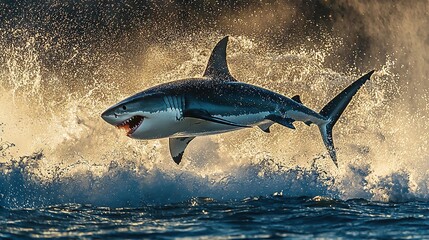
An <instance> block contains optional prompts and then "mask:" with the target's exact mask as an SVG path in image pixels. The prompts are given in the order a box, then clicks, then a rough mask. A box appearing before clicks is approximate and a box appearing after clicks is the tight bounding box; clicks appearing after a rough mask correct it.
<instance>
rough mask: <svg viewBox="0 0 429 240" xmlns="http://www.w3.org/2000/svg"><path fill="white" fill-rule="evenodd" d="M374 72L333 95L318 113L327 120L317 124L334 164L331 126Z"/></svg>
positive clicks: (334, 154) (334, 153) (334, 155)
mask: <svg viewBox="0 0 429 240" xmlns="http://www.w3.org/2000/svg"><path fill="white" fill-rule="evenodd" d="M373 73H374V70H373V71H371V72H369V73H367V74H365V75H364V76H362V77H361V78H359V79H358V80H356V81H355V82H353V83H352V84H350V86H348V87H347V88H346V89H344V90H343V91H342V92H341V93H339V94H338V95H337V96H336V97H334V98H333V99H332V100H331V101H330V102H329V103H328V104H326V105H325V106H324V107H323V109H322V110H321V111H320V115H322V116H324V117H326V118H327V121H326V122H324V123H321V124H319V125H318V127H319V130H320V133H321V134H322V139H323V143H324V144H325V146H326V148H327V149H328V152H329V155H330V156H331V159H332V161H334V163H335V166H337V167H338V163H337V154H336V151H335V147H334V141H333V139H332V128H333V127H334V125H335V123H336V122H337V120H338V118H340V116H341V114H342V113H343V111H344V109H346V107H347V105H348V104H349V103H350V101H351V100H352V98H353V96H354V95H355V94H356V93H357V91H358V90H359V89H360V88H361V87H362V85H363V84H364V83H365V82H366V81H367V80H368V79H369V78H370V77H371V75H372V74H373Z"/></svg>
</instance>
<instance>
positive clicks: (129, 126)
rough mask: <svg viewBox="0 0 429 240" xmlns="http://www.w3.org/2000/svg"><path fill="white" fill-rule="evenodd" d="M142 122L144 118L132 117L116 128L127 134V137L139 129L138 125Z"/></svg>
mask: <svg viewBox="0 0 429 240" xmlns="http://www.w3.org/2000/svg"><path fill="white" fill-rule="evenodd" d="M143 120H144V117H142V116H138V115H136V116H132V117H131V118H128V119H127V120H125V121H123V122H122V123H121V124H119V125H117V126H116V127H117V128H119V129H124V130H125V131H126V132H127V136H130V135H131V134H133V133H134V132H135V131H136V130H137V128H139V127H140V125H141V124H142V123H143Z"/></svg>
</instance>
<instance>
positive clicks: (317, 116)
mask: <svg viewBox="0 0 429 240" xmlns="http://www.w3.org/2000/svg"><path fill="white" fill-rule="evenodd" d="M227 43H228V36H227V37H225V38H223V39H222V40H220V41H219V42H218V43H217V44H216V46H215V47H214V49H213V51H212V53H211V56H210V58H209V61H208V64H207V67H206V69H205V72H204V75H203V77H201V78H189V79H183V80H178V81H173V82H169V83H165V84H161V85H158V86H154V87H152V88H149V89H147V90H145V91H143V92H140V93H137V94H135V95H133V96H131V97H128V98H126V99H124V100H122V101H120V102H118V103H117V104H115V105H113V106H112V107H110V108H108V109H107V110H106V111H105V112H103V113H102V115H101V117H102V118H103V119H104V120H105V121H106V122H108V123H110V124H111V125H113V126H116V127H118V128H120V129H125V130H126V132H127V136H128V137H130V138H135V139H159V138H169V147H170V153H171V156H172V158H173V160H174V162H176V163H177V164H179V163H180V162H181V160H182V157H183V153H184V151H185V149H186V147H187V146H188V144H189V142H191V141H192V140H193V139H194V138H195V137H197V136H203V135H212V134H218V133H224V132H230V131H235V130H240V129H244V128H250V127H254V126H258V127H259V128H260V129H261V130H263V131H265V132H267V133H269V132H270V126H271V125H273V124H274V123H278V124H280V125H282V126H285V127H287V128H290V129H295V126H294V125H293V123H294V122H295V121H301V122H304V123H305V124H307V125H310V124H315V125H317V126H318V127H319V130H320V133H321V135H322V139H323V143H324V144H325V146H326V148H327V150H328V152H329V155H330V157H331V158H332V160H333V161H334V163H335V165H336V166H337V167H338V163H337V156H336V151H335V148H334V142H333V140H332V128H333V127H334V125H335V123H336V122H337V120H338V118H339V117H340V116H341V114H342V113H343V111H344V109H345V108H346V107H347V105H348V104H349V102H350V100H351V99H352V97H353V96H354V95H355V94H356V92H357V91H358V90H359V89H360V87H361V86H362V85H363V84H364V83H365V82H366V81H367V80H368V79H370V76H371V75H372V74H373V72H374V71H371V72H369V73H367V74H365V75H364V76H362V77H361V78H359V79H358V80H356V81H355V82H353V83H352V84H351V85H350V86H348V87H347V88H346V89H344V90H343V91H342V92H340V93H339V94H338V95H337V96H336V97H334V98H333V99H332V100H331V101H330V102H329V103H328V104H326V105H325V106H324V107H323V108H322V110H321V111H320V112H316V111H314V110H312V109H310V108H308V107H306V106H305V105H304V104H303V103H302V102H301V100H300V98H299V95H297V96H294V97H292V98H288V97H286V96H283V95H281V94H278V93H275V92H272V91H270V90H267V89H264V88H261V87H258V86H255V85H251V84H247V83H243V82H239V81H237V80H236V79H235V78H234V77H233V76H232V75H231V73H230V71H229V69H228V65H227V61H226V48H227Z"/></svg>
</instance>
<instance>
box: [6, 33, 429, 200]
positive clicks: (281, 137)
mask: <svg viewBox="0 0 429 240" xmlns="http://www.w3.org/2000/svg"><path fill="white" fill-rule="evenodd" d="M203 35H204V37H202V36H203ZM218 38H219V34H216V33H212V34H210V35H209V36H208V37H207V35H206V34H202V35H201V37H196V40H195V39H194V40H192V41H187V39H183V41H181V44H177V45H173V44H171V45H169V46H167V47H166V46H164V45H163V44H153V45H151V46H150V47H149V48H148V50H147V52H146V54H145V56H144V59H146V60H145V63H144V65H145V66H146V67H145V68H144V69H142V71H141V72H140V73H138V74H136V75H134V76H132V75H130V76H129V77H130V78H129V79H128V80H127V82H126V83H124V82H123V81H119V80H118V78H117V77H118V75H117V72H119V71H120V70H118V71H113V72H109V71H107V70H106V72H104V73H103V74H101V77H98V78H93V79H92V81H90V82H88V81H86V82H77V83H76V84H75V85H74V86H72V87H70V86H68V84H69V83H68V82H66V81H65V80H63V79H61V76H58V75H55V74H45V75H44V74H43V73H42V71H41V68H42V66H41V63H40V58H39V57H38V53H37V50H36V49H37V47H36V46H34V41H33V40H32V39H31V38H29V39H27V40H26V41H27V43H28V44H26V45H25V47H24V48H22V47H14V46H10V45H8V46H6V45H4V46H3V48H6V49H7V51H5V56H4V59H6V61H5V62H6V64H4V65H3V66H2V74H1V77H0V78H1V85H0V90H1V97H0V103H1V106H2V107H1V108H0V122H1V123H2V125H1V129H2V133H1V144H0V146H1V147H0V149H1V150H0V153H1V155H0V164H1V165H0V167H1V168H0V170H1V171H0V183H1V186H0V196H1V200H0V205H1V206H6V207H18V208H20V207H35V206H40V205H52V204H58V203H82V204H86V203H90V204H94V205H107V206H124V205H125V206H138V205H140V204H142V203H158V202H179V201H183V200H186V199H190V198H192V197H210V198H214V199H237V198H238V199H242V198H245V197H248V196H261V195H262V196H264V195H272V194H280V193H281V194H282V195H285V196H325V197H329V198H339V199H353V198H364V199H368V200H376V201H407V200H410V199H427V197H428V190H427V189H428V188H427V180H428V179H429V175H428V172H427V171H426V170H424V169H428V163H426V156H427V155H428V154H427V151H428V149H427V147H426V146H427V144H426V143H427V140H426V139H427V132H428V131H427V127H426V126H424V124H422V121H421V119H422V116H420V115H419V114H418V113H410V112H407V110H406V108H404V106H403V105H400V104H397V102H399V101H400V97H401V86H400V85H399V86H398V85H396V84H393V83H397V82H398V76H397V75H395V74H394V73H392V71H391V70H392V69H393V68H396V67H397V66H396V62H395V60H394V58H392V59H389V60H388V61H387V62H386V63H385V64H384V66H382V68H381V69H378V70H377V71H376V73H375V74H374V75H373V78H372V79H371V81H369V82H368V84H366V85H365V87H364V88H363V89H362V90H361V91H360V92H359V93H358V95H357V96H356V97H355V98H354V100H353V102H352V103H351V105H350V106H349V107H348V109H347V111H346V112H345V114H344V116H343V117H342V118H341V119H340V120H339V123H338V126H337V127H336V128H335V130H334V137H335V140H336V145H337V147H338V156H339V164H340V168H339V169H336V168H335V167H334V165H333V164H332V162H331V161H330V160H329V157H328V156H327V153H325V148H324V147H323V144H322V141H321V139H320V136H319V132H318V130H317V129H316V128H315V127H310V128H309V127H307V126H304V125H303V124H297V130H296V131H291V130H289V129H285V128H283V127H281V126H277V125H276V126H273V129H272V133H271V134H266V133H264V132H262V131H259V130H258V129H249V130H242V131H238V132H233V133H227V134H222V135H216V136H211V137H201V138H199V139H197V140H196V141H193V142H192V144H191V145H190V147H189V148H188V150H187V152H186V154H185V158H184V161H183V163H182V164H181V165H180V166H176V165H175V164H174V163H173V161H171V159H170V157H169V155H168V153H167V148H168V146H167V142H166V140H153V141H136V140H133V139H128V138H127V137H125V136H124V134H122V133H121V132H118V131H115V129H113V128H111V127H110V126H109V125H108V124H105V123H103V122H102V120H101V119H100V117H99V114H100V113H101V112H102V111H103V110H104V109H105V108H106V107H108V106H109V105H111V104H112V103H114V102H117V101H118V100H120V99H122V98H123V97H125V96H128V95H130V94H133V93H135V92H137V91H140V90H143V89H144V88H146V87H149V86H152V85H155V84H159V83H162V82H169V81H172V80H176V79H179V78H184V77H195V76H199V75H200V74H201V73H202V72H203V70H204V67H205V64H206V60H207V58H208V55H209V53H210V48H209V47H207V46H212V45H213V43H215V42H216V40H217V39H218ZM310 40H311V39H310ZM337 44H342V41H341V39H336V38H330V37H329V36H326V38H325V39H324V43H323V44H322V45H318V46H317V48H311V47H308V46H299V45H298V46H297V47H296V49H291V50H282V51H281V52H280V50H278V49H276V48H273V47H272V46H271V45H270V44H268V43H263V42H257V41H256V40H252V39H250V38H247V37H244V36H239V35H238V36H232V37H231V44H230V46H229V48H228V54H229V55H228V62H229V64H230V67H231V72H232V73H233V75H234V76H236V78H237V79H239V80H241V81H244V82H248V83H251V84H256V85H259V86H262V87H266V88H268V89H271V90H274V91H277V92H279V93H281V94H285V95H286V96H293V95H295V94H300V95H301V98H302V99H303V102H304V104H305V105H307V106H309V107H311V108H313V109H316V110H317V109H320V108H321V106H323V105H324V104H325V103H326V102H328V101H329V100H330V98H332V97H333V96H334V93H336V92H338V91H340V90H342V89H343V88H344V87H345V86H347V85H348V84H349V83H350V82H351V81H353V80H354V79H356V78H358V77H359V76H360V75H362V74H363V73H364V72H365V71H363V72H358V71H357V70H356V69H354V68H352V69H349V70H348V72H346V73H343V72H336V71H335V70H334V69H331V68H328V67H325V59H326V58H327V57H328V56H330V55H331V54H332V51H333V50H334V48H335V46H336V45H337ZM185 49H186V51H185ZM115 67H116V68H117V66H115V61H114V59H113V60H112V61H111V62H109V61H100V62H99V69H103V68H105V69H110V68H113V69H115Z"/></svg>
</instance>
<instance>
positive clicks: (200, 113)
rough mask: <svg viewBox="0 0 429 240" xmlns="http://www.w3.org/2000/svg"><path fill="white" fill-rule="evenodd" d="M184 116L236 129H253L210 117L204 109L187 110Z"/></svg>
mask: <svg viewBox="0 0 429 240" xmlns="http://www.w3.org/2000/svg"><path fill="white" fill-rule="evenodd" d="M183 116H184V117H191V118H198V119H203V120H206V121H210V122H215V123H220V124H225V125H230V126H234V127H243V128H244V127H245V128H249V127H251V126H247V125H242V124H238V123H234V122H230V121H228V120H225V119H222V118H218V117H214V116H212V115H210V113H209V112H207V111H206V110H202V109H188V110H185V111H183Z"/></svg>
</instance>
